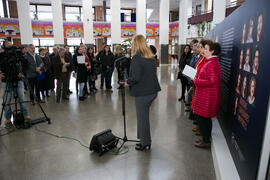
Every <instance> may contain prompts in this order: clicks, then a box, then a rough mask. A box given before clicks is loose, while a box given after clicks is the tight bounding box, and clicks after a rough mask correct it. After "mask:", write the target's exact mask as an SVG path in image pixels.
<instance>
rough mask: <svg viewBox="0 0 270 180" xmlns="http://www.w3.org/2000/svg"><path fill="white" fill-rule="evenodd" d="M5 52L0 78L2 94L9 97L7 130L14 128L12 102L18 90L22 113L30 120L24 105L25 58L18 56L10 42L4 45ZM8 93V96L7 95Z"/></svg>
mask: <svg viewBox="0 0 270 180" xmlns="http://www.w3.org/2000/svg"><path fill="white" fill-rule="evenodd" d="M2 48H3V52H1V53H0V78H1V79H2V92H3V98H4V95H7V99H6V107H5V122H4V124H5V127H6V128H7V129H9V128H12V123H11V116H12V110H11V107H10V105H9V104H10V102H11V98H12V92H13V91H14V90H15V89H16V88H17V97H18V98H19V102H20V111H21V112H22V113H23V115H24V120H25V121H28V120H30V117H29V116H28V112H27V109H26V105H25V104H24V103H23V102H24V101H25V98H24V84H23V81H22V80H23V78H24V76H23V74H22V71H23V69H22V68H23V65H22V64H23V63H24V62H23V58H22V57H20V55H18V54H19V53H17V52H16V48H15V47H14V46H12V43H11V42H10V41H5V42H4V43H3V46H2ZM5 92H7V93H8V94H5Z"/></svg>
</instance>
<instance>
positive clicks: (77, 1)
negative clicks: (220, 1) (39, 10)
mask: <svg viewBox="0 0 270 180" xmlns="http://www.w3.org/2000/svg"><path fill="white" fill-rule="evenodd" d="M14 1H15V0H14ZM169 1H170V10H171V11H177V10H178V9H179V0H169ZM30 2H31V3H40V4H49V3H50V2H51V0H30ZM62 2H63V4H66V5H82V0H62ZM106 2H107V7H109V6H110V0H106ZM159 3H160V0H146V7H147V9H153V12H152V14H151V16H150V18H149V21H158V20H159ZM102 5H103V0H93V6H102ZM121 8H136V0H121Z"/></svg>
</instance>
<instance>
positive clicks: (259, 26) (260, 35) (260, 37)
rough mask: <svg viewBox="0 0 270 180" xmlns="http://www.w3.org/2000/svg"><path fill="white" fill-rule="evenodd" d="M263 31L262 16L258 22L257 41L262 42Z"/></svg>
mask: <svg viewBox="0 0 270 180" xmlns="http://www.w3.org/2000/svg"><path fill="white" fill-rule="evenodd" d="M262 30H263V15H262V14H260V15H259V16H258V22H257V37H256V40H257V42H258V41H261V39H262Z"/></svg>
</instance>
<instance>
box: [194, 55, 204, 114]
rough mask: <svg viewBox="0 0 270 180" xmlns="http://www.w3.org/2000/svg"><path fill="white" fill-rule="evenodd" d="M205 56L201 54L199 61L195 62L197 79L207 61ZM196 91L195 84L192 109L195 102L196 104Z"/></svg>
mask: <svg viewBox="0 0 270 180" xmlns="http://www.w3.org/2000/svg"><path fill="white" fill-rule="evenodd" d="M204 60H205V57H204V56H201V57H200V59H199V60H198V62H197V63H196V64H195V69H196V70H197V72H196V76H195V79H196V78H198V75H199V74H200V71H201V69H202V67H203V65H204V63H205V61H204ZM195 92H196V86H195V85H194V84H193V91H192V102H191V109H192V110H193V104H194V97H195Z"/></svg>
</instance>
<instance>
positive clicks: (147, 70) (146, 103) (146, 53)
mask: <svg viewBox="0 0 270 180" xmlns="http://www.w3.org/2000/svg"><path fill="white" fill-rule="evenodd" d="M132 56H133V57H132V61H131V65H130V74H129V75H130V76H129V78H128V80H127V81H126V82H125V86H130V94H131V96H135V104H136V113H137V138H138V139H140V143H138V144H136V147H135V149H136V150H141V151H143V150H149V149H150V148H151V133H150V122H149V109H150V106H151V104H152V102H153V100H154V99H155V98H156V97H157V93H158V91H160V90H161V89H160V85H159V82H158V79H157V75H156V61H155V59H154V55H153V53H152V52H151V50H150V48H149V47H148V46H147V44H146V40H145V38H144V36H143V35H137V36H135V37H134V39H133V41H132Z"/></svg>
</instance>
